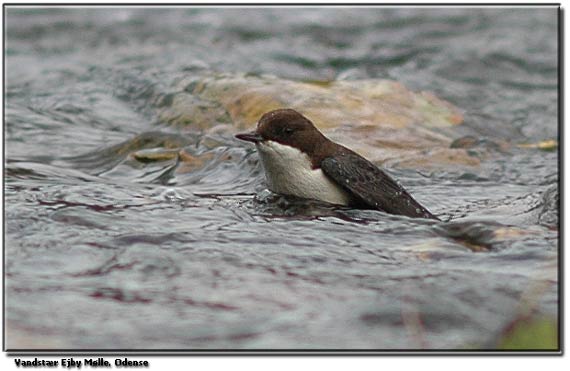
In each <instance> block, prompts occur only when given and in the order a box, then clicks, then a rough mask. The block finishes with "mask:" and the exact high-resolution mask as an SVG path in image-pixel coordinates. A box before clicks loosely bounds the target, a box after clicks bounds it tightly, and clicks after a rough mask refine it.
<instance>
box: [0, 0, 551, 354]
mask: <svg viewBox="0 0 570 371" xmlns="http://www.w3.org/2000/svg"><path fill="white" fill-rule="evenodd" d="M5 27H6V31H5V32H6V33H5V96H4V98H5V111H4V112H5V116H4V118H5V126H4V134H5V175H4V176H5V178H4V179H5V182H4V197H5V228H6V229H5V231H6V232H5V233H6V234H5V253H6V260H5V262H6V264H5V274H6V291H5V292H6V306H5V325H6V336H7V342H6V345H7V348H8V349H29V348H43V349H48V348H56V349H107V348H113V349H307V348H310V349H386V350H389V349H459V350H465V349H497V348H507V349H518V348H523V349H538V348H547V349H553V348H556V347H557V316H558V312H557V306H558V269H557V267H558V255H557V247H558V237H559V224H558V207H559V196H558V178H559V168H558V161H559V158H558V109H559V107H558V40H559V39H558V38H559V36H558V33H557V31H558V9H557V8H553V7H550V8H549V7H534V8H532V7H527V8H501V7H488V8H469V7H459V8H447V7H436V8H413V7H405V8H393V7H373V8H364V7H354V8H347V7H270V8H234V7H225V8H215V7H202V8H200V7H178V8H167V7H147V8H144V7H127V8H124V7H123V8H121V7H112V8H104V7H91V8H80V7H79V8H77V7H76V8H71V7H64V8H61V7H60V8H58V7H46V8H33V7H12V6H8V7H7V8H6V17H5ZM354 102H356V103H354ZM280 105H287V106H293V107H294V108H298V107H300V108H304V109H305V111H303V109H301V111H303V112H313V116H310V117H311V118H312V119H314V120H315V123H316V124H317V126H319V127H325V128H326V129H328V130H329V131H328V132H327V135H329V134H330V135H331V137H333V138H335V139H342V138H346V141H347V142H346V143H347V145H348V144H350V145H351V147H352V148H355V149H356V150H358V151H359V152H361V153H363V154H365V155H366V156H367V157H369V158H371V159H372V160H374V161H375V162H376V163H377V164H378V165H383V166H384V167H385V168H387V170H388V171H389V172H390V173H391V174H393V175H394V176H395V177H396V178H398V179H399V180H400V181H401V183H402V184H403V185H404V186H406V188H408V189H409V190H410V191H411V193H412V194H414V196H416V198H417V199H418V200H420V201H421V202H422V203H423V204H424V205H425V206H427V207H428V208H429V209H430V210H432V211H433V212H434V213H435V214H437V215H439V216H440V217H441V218H442V219H443V220H444V221H445V222H442V223H433V222H428V221H423V220H417V219H409V218H404V217H396V216H393V215H387V214H384V213H382V212H377V211H363V210H351V209H346V208H339V207H335V206H332V205H324V204H320V203H317V202H313V201H307V200H292V199H289V198H284V197H279V196H276V195H273V194H271V193H270V192H268V191H267V190H265V187H264V182H263V181H264V178H263V173H262V171H261V169H260V165H259V162H258V158H257V154H256V153H255V151H254V150H253V148H251V147H250V146H248V145H247V144H245V143H240V142H239V141H237V140H235V139H234V138H233V135H234V134H235V133H236V132H238V131H240V130H241V129H244V128H245V127H251V126H252V125H254V123H255V120H256V117H258V115H259V113H262V112H265V111H267V110H270V109H272V108H277V106H280ZM351 107H352V108H351ZM325 108H326V109H325ZM319 109H320V110H319ZM311 110H312V111H311ZM379 117H382V119H379ZM353 118H354V120H352V119H353ZM375 118H378V119H377V120H375ZM363 120H369V121H366V123H367V124H366V125H363V124H362V122H363ZM353 121H354V122H353ZM402 133H403V134H402ZM398 144H400V145H398ZM354 146H356V147H354ZM403 159H405V160H403ZM426 159H427V160H426ZM529 333H530V334H531V336H529V335H528V334H529ZM529 338H530V339H531V340H528V339H529Z"/></svg>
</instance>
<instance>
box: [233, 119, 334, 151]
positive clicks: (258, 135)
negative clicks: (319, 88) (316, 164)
mask: <svg viewBox="0 0 570 371" xmlns="http://www.w3.org/2000/svg"><path fill="white" fill-rule="evenodd" d="M236 138H238V139H241V140H245V141H249V142H253V143H259V142H263V141H267V140H271V141H274V142H278V143H280V144H284V145H288V146H291V147H296V148H298V149H300V150H301V151H303V152H305V153H311V152H313V151H314V150H315V148H316V147H318V146H319V144H320V143H322V141H326V140H327V139H326V138H325V137H324V135H323V134H321V132H320V131H319V130H318V129H317V128H316V127H315V125H313V123H312V122H311V121H310V120H309V119H307V118H306V117H304V116H303V115H301V114H300V113H299V112H297V111H295V110H293V109H278V110H275V111H271V112H267V113H266V114H264V115H263V116H261V118H260V119H259V122H258V124H257V128H256V130H255V131H253V132H250V133H243V134H237V135H236Z"/></svg>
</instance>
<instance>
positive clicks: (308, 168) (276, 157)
mask: <svg viewBox="0 0 570 371" xmlns="http://www.w3.org/2000/svg"><path fill="white" fill-rule="evenodd" d="M256 147H257V150H258V152H259V157H260V159H261V164H262V166H263V170H264V171H265V178H266V179H267V186H268V187H269V189H270V190H271V191H273V192H275V193H281V194H286V195H293V196H297V197H302V198H311V199H317V200H321V201H325V202H329V203H332V204H338V205H348V204H349V202H350V199H351V197H350V195H349V194H348V193H347V192H346V191H345V190H344V189H342V188H341V187H340V186H338V185H337V184H336V183H334V182H333V181H332V180H330V179H329V178H328V177H327V176H326V175H325V174H324V173H323V172H322V170H321V169H313V168H312V164H311V160H310V159H309V156H307V154H305V153H303V152H301V151H300V150H298V149H297V148H294V147H291V146H287V145H284V144H280V143H277V142H274V141H271V140H267V141H264V142H259V143H256Z"/></svg>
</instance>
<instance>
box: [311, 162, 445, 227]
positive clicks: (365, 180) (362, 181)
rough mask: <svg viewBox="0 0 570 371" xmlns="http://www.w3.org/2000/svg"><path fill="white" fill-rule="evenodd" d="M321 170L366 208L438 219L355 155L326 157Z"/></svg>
mask: <svg viewBox="0 0 570 371" xmlns="http://www.w3.org/2000/svg"><path fill="white" fill-rule="evenodd" d="M321 169H322V170H323V172H324V173H325V174H326V175H328V176H329V177H331V178H332V179H333V180H334V181H335V182H336V183H338V184H339V185H340V186H342V187H343V188H345V189H346V190H348V191H349V192H350V193H352V194H353V195H354V196H356V198H357V199H359V201H361V203H363V204H365V205H366V206H367V207H370V208H374V209H378V210H382V211H386V212H388V213H391V214H399V215H405V216H409V217H412V218H429V219H438V218H437V217H435V216H434V215H433V214H432V213H430V212H429V211H428V210H427V209H426V208H425V207H423V206H422V205H420V204H419V203H418V202H417V201H416V200H414V198H413V197H412V196H411V195H410V194H409V193H408V192H407V191H406V190H405V189H404V188H403V187H402V186H401V185H400V184H398V183H397V182H396V181H395V180H394V179H392V178H391V177H390V176H389V175H388V174H386V173H385V172H384V171H382V170H380V169H379V168H378V167H377V166H375V165H374V164H372V163H371V162H370V161H368V160H366V159H365V158H363V157H361V156H359V155H357V154H355V153H345V154H342V155H340V156H335V157H326V158H325V159H323V160H322V161H321Z"/></svg>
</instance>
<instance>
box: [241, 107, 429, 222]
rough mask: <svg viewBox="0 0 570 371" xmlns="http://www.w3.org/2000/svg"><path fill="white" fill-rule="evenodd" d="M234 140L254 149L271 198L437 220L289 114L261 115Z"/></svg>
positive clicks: (394, 184)
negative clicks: (282, 196) (278, 196)
mask: <svg viewBox="0 0 570 371" xmlns="http://www.w3.org/2000/svg"><path fill="white" fill-rule="evenodd" d="M236 138H238V139H241V140H245V141H248V142H252V143H255V146H256V147H257V150H258V152H259V157H260V158H261V164H262V166H263V169H264V171H265V177H266V179H267V186H268V188H269V189H270V190H271V191H273V192H275V193H280V194H285V195H292V196H297V197H302V198H310V199H317V200H321V201H325V202H329V203H332V204H338V205H345V206H353V207H357V208H367V209H377V210H381V211H385V212H387V213H390V214H398V215H405V216H409V217H412V218H429V219H438V218H437V217H436V216H434V215H433V214H432V213H430V212H429V211H428V210H427V209H426V208H425V207H423V206H422V205H420V204H419V203H418V202H417V201H416V200H415V199H414V198H413V197H412V196H411V195H410V194H409V193H408V192H407V191H406V190H405V189H404V188H403V187H402V186H401V185H400V184H398V183H397V182H396V181H395V180H394V179H392V178H391V177H390V176H389V175H388V174H386V173H385V172H384V171H383V170H381V169H379V168H378V167H377V166H375V165H374V164H372V163H371V162H370V161H368V160H367V159H365V158H364V157H362V156H360V155H359V154H357V153H356V152H354V151H351V150H350V149H348V148H346V147H344V146H342V145H340V144H337V143H334V142H333V141H331V140H329V139H328V138H327V137H325V136H324V135H323V134H322V133H321V132H320V131H319V130H318V129H317V128H316V127H315V125H313V123H312V122H311V121H310V120H309V119H307V118H306V117H304V116H303V115H301V114H300V113H299V112H297V111H295V110H293V109H278V110H275V111H271V112H268V113H266V114H264V115H263V116H262V117H261V119H260V120H259V122H258V124H257V128H256V130H255V131H253V132H250V133H242V134H237V135H236Z"/></svg>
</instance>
